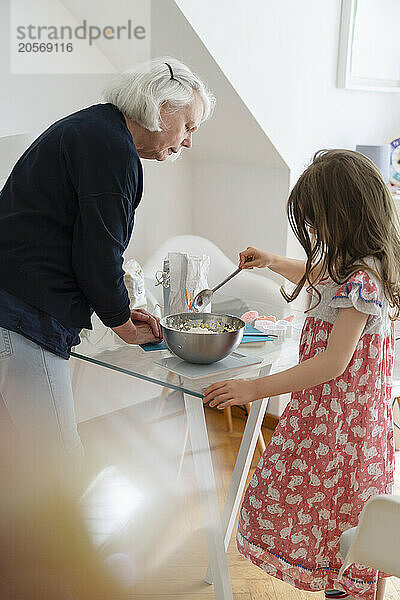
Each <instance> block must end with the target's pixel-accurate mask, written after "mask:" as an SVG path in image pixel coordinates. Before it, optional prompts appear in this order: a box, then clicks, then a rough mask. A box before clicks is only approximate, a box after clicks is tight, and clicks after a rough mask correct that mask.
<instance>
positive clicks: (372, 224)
mask: <svg viewBox="0 0 400 600" xmlns="http://www.w3.org/2000/svg"><path fill="white" fill-rule="evenodd" d="M287 214H288V218H289V223H290V226H291V228H292V230H293V232H294V234H295V236H296V238H297V239H298V240H299V242H300V244H301V245H302V247H303V248H304V251H305V253H306V256H307V261H306V269H305V273H304V276H303V277H302V278H301V280H300V281H299V283H298V284H297V285H296V287H295V288H294V290H293V291H292V293H290V294H288V293H286V292H285V291H284V290H282V294H283V296H284V298H285V299H286V300H287V301H288V302H291V301H292V300H294V299H295V298H297V296H298V295H299V293H300V291H301V290H302V288H303V287H304V285H308V287H307V291H311V290H314V291H315V292H316V294H317V296H318V301H317V304H315V305H314V306H313V307H312V308H315V306H317V305H318V304H319V302H320V300H321V294H320V293H319V291H318V290H317V289H316V287H315V285H316V284H317V283H318V281H320V280H321V279H322V278H323V277H326V276H329V277H330V278H331V279H332V281H334V282H335V283H337V284H339V285H340V284H342V283H345V282H346V281H347V280H348V279H349V277H350V276H351V275H353V273H356V272H357V271H359V270H360V269H364V270H369V271H371V272H372V273H373V274H374V275H375V276H376V277H378V279H379V280H380V281H381V282H382V285H383V288H384V292H385V296H386V298H387V299H388V301H389V304H390V306H391V307H392V308H393V309H394V311H393V315H392V318H395V319H397V318H399V315H400V236H399V219H398V214H397V210H396V207H395V205H394V201H393V198H392V195H391V193H390V191H389V189H388V187H387V185H386V184H385V182H384V181H383V179H382V176H381V174H380V172H379V171H378V169H377V168H376V167H375V165H374V164H373V163H372V162H371V161H370V160H369V159H368V158H367V157H365V156H363V155H362V154H360V153H358V152H353V151H351V150H320V151H319V152H317V153H316V154H315V156H314V159H313V162H312V164H311V165H310V166H309V167H308V168H307V169H306V170H305V171H304V173H303V174H302V175H301V177H300V179H299V180H298V182H297V183H296V185H295V186H294V188H293V190H292V192H291V194H290V196H289V200H288V203H287ZM310 227H311V228H312V229H313V230H314V232H313V235H312V234H311V233H310V231H309V228H310ZM369 256H370V257H375V258H377V259H378V260H379V261H380V263H381V270H380V272H378V271H375V270H374V269H371V268H370V267H369V266H368V265H367V264H366V263H365V258H366V257H369Z"/></svg>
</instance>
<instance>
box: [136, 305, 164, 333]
mask: <svg viewBox="0 0 400 600" xmlns="http://www.w3.org/2000/svg"><path fill="white" fill-rule="evenodd" d="M131 320H132V321H133V323H134V324H135V325H137V324H138V323H141V322H144V323H147V324H148V325H149V327H150V328H151V330H152V332H153V334H154V337H156V338H160V339H162V331H161V325H160V319H159V318H158V317H156V316H154V315H152V314H150V313H149V312H147V310H144V308H137V309H134V310H131Z"/></svg>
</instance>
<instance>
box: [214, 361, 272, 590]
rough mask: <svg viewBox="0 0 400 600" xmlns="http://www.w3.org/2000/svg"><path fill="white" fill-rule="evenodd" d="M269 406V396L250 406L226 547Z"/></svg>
mask: <svg viewBox="0 0 400 600" xmlns="http://www.w3.org/2000/svg"><path fill="white" fill-rule="evenodd" d="M270 369H271V365H268V367H267V368H265V369H264V371H263V373H262V374H261V373H260V376H265V375H268V373H269V371H270ZM267 406H268V398H263V399H262V400H257V401H256V402H253V403H252V405H251V408H250V413H249V416H248V417H247V422H246V427H245V430H244V432H243V437H242V441H241V444H240V448H239V452H238V455H237V458H236V462H235V468H234V470H233V474H232V479H231V483H230V485H229V490H228V494H227V497H226V500H225V504H224V510H223V512H222V530H223V533H224V548H225V551H226V550H227V548H228V545H229V542H230V539H231V536H232V531H233V527H234V525H235V520H236V516H237V513H238V510H239V505H240V502H241V499H242V495H243V491H244V486H245V485H246V479H247V475H248V473H249V470H250V466H251V462H252V460H253V456H254V450H255V447H256V444H257V440H258V435H259V433H260V431H261V426H262V422H263V419H264V415H265V411H266V410H267ZM205 581H206V582H207V583H212V582H213V572H212V568H211V563H210V564H209V566H208V570H207V573H206V577H205Z"/></svg>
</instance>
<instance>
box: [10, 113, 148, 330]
mask: <svg viewBox="0 0 400 600" xmlns="http://www.w3.org/2000/svg"><path fill="white" fill-rule="evenodd" d="M142 190H143V174H142V166H141V163H140V159H139V156H138V154H137V151H136V148H135V145H134V143H133V140H132V136H131V134H130V132H129V130H128V128H127V127H126V124H125V119H124V116H123V114H122V113H121V112H120V111H119V110H118V109H117V108H116V107H115V106H113V105H112V104H97V105H94V106H91V107H89V108H86V109H83V110H80V111H78V112H76V113H74V114H72V115H69V116H67V117H65V118H64V119H61V120H60V121H57V122H56V123H54V124H53V125H51V127H49V128H48V129H47V130H46V131H45V132H44V133H43V134H42V135H40V136H39V137H38V138H37V139H36V140H35V141H34V142H33V144H32V145H31V146H30V147H29V148H28V150H27V151H26V152H25V153H24V154H23V155H22V156H21V158H20V159H19V160H18V162H17V163H16V165H15V167H14V169H13V171H12V173H11V175H10V177H9V178H8V180H7V182H6V184H5V186H4V188H3V189H2V191H1V193H0V288H2V289H4V290H6V291H7V292H8V293H9V294H12V295H13V296H15V297H16V298H18V299H20V300H22V301H23V302H24V305H25V306H26V305H27V306H30V307H32V308H33V309H37V311H40V314H41V315H42V314H43V313H44V314H47V315H49V316H50V317H52V318H53V319H54V320H55V321H56V322H58V323H59V324H61V326H62V327H64V328H66V329H68V330H69V329H70V330H72V331H73V332H74V333H76V330H79V329H80V328H82V327H86V328H91V321H90V315H91V313H92V312H93V310H94V311H95V312H96V313H97V315H98V316H99V317H100V319H101V320H102V322H103V323H104V324H105V325H107V326H108V327H116V326H118V325H122V324H123V323H125V322H126V321H127V320H128V319H129V316H130V310H129V298H128V294H127V291H126V288H125V286H124V282H123V275H124V272H123V270H122V253H123V252H124V250H125V249H126V247H127V245H128V242H129V239H130V237H131V234H132V229H133V223H134V212H135V209H136V207H137V206H138V204H139V202H140V200H141V196H142ZM3 322H4V319H3ZM3 326H6V323H4V325H3ZM48 333H49V332H48V331H47V334H48ZM72 337H74V336H72Z"/></svg>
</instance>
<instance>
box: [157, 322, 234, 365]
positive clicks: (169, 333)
mask: <svg viewBox="0 0 400 600" xmlns="http://www.w3.org/2000/svg"><path fill="white" fill-rule="evenodd" d="M193 324H195V326H197V324H199V325H205V326H208V328H209V329H210V330H213V331H222V333H210V334H205V333H187V332H186V331H185V329H190V328H191V327H193ZM161 327H162V331H163V335H164V340H165V343H166V344H167V346H168V349H169V350H170V351H171V352H172V353H173V354H176V355H177V356H179V357H180V358H183V360H186V361H187V362H190V363H198V364H203V365H206V364H210V363H214V362H217V361H218V360H222V359H223V358H225V357H226V356H228V354H230V353H231V352H233V350H235V348H237V347H238V346H239V344H240V342H241V341H242V337H243V332H244V328H245V323H244V321H242V320H241V319H238V317H230V316H229V315H214V314H212V313H180V314H178V315H169V316H167V317H164V318H163V319H161ZM225 328H227V329H232V328H233V329H234V330H233V331H223V329H225Z"/></svg>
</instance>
